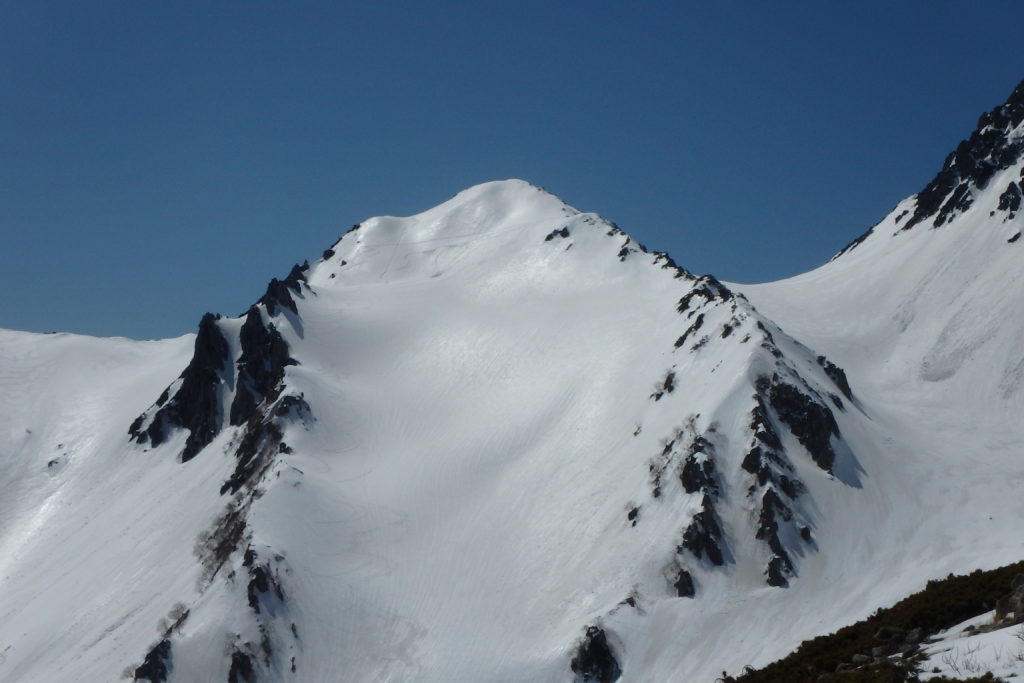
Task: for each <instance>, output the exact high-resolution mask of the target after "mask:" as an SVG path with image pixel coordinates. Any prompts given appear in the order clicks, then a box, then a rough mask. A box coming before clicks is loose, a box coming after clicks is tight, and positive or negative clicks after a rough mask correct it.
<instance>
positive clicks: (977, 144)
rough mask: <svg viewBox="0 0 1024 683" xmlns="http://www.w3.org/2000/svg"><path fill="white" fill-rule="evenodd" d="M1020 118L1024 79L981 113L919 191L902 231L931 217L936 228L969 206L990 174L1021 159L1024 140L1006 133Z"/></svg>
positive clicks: (1023, 113) (1023, 116) (1023, 111)
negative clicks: (996, 104) (998, 103)
mask: <svg viewBox="0 0 1024 683" xmlns="http://www.w3.org/2000/svg"><path fill="white" fill-rule="evenodd" d="M1021 121H1024V82H1022V83H1020V84H1019V85H1018V86H1017V87H1016V89H1015V90H1014V91H1013V93H1012V94H1011V95H1010V98H1009V99H1008V100H1007V102H1006V104H1004V105H1002V106H999V107H996V108H995V109H993V110H992V111H990V112H989V113H987V114H982V116H981V118H980V119H979V120H978V127H977V129H976V130H975V131H974V132H973V133H972V134H971V136H970V137H969V138H968V139H967V140H964V141H963V142H961V143H960V144H959V145H958V146H957V148H956V150H955V151H954V152H953V153H952V154H950V155H949V156H948V157H946V161H945V163H944V164H943V167H942V170H941V171H939V173H938V175H936V176H935V178H934V179H933V180H932V181H931V182H930V183H929V184H928V186H927V187H925V188H924V189H923V190H921V192H919V193H918V195H917V206H916V208H915V209H914V214H913V215H912V216H911V217H910V219H909V220H907V223H906V224H905V225H904V226H903V228H902V230H909V229H910V228H912V227H914V226H915V225H917V224H918V223H921V222H923V221H925V220H927V219H929V218H933V217H934V220H933V221H932V225H933V226H934V227H939V226H941V225H943V224H944V223H946V222H948V221H949V220H951V219H952V218H953V216H954V215H955V214H956V213H959V212H962V211H964V210H966V209H967V208H968V207H970V205H971V203H972V202H973V196H972V193H971V190H972V189H973V188H977V189H983V188H984V187H985V186H986V185H987V184H988V181H989V180H991V179H992V176H993V175H995V174H996V173H997V172H998V171H1001V170H1003V169H1006V168H1009V167H1010V166H1012V165H1013V164H1015V163H1017V161H1018V160H1019V159H1020V156H1021V152H1022V151H1024V142H1022V141H1020V140H1017V141H1013V142H1011V141H1010V139H1009V133H1010V131H1011V130H1013V129H1014V128H1016V127H1017V126H1018V125H1019V124H1020V123H1021Z"/></svg>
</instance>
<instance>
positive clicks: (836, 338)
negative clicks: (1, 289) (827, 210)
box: [0, 88, 1024, 682]
mask: <svg viewBox="0 0 1024 683" xmlns="http://www.w3.org/2000/svg"><path fill="white" fill-rule="evenodd" d="M1020 90H1021V89H1020V88H1018V90H1017V91H1015V95H1014V97H1015V98H1017V99H1019V97H1018V93H1019V92H1020ZM1018 105H1019V102H1017V101H1016V100H1014V99H1011V102H1010V103H1009V104H1007V105H1006V106H1005V107H1003V108H1000V109H997V110H996V111H995V112H993V113H991V114H988V115H986V117H987V118H985V117H983V121H982V122H983V124H984V125H983V126H981V127H980V128H979V131H980V132H978V133H976V134H975V135H974V136H972V138H971V140H969V141H968V142H967V143H965V144H966V145H967V150H966V151H964V152H963V153H961V152H960V151H959V150H958V152H957V153H956V154H955V155H953V156H952V157H951V159H952V162H950V161H947V164H946V167H945V168H944V170H943V172H942V173H940V176H941V177H945V178H946V180H942V181H941V182H940V179H939V178H937V179H936V181H934V182H933V183H932V184H931V185H929V188H931V187H933V186H935V187H936V188H939V186H938V185H936V183H940V185H941V186H942V187H947V186H948V187H949V189H948V191H946V194H945V195H943V197H942V198H941V199H942V201H939V202H936V201H933V199H930V198H929V197H931V195H930V194H928V193H929V192H931V193H932V194H935V193H938V192H940V191H942V190H941V188H939V189H935V190H927V189H926V190H925V191H924V192H922V193H921V194H919V195H916V196H915V197H911V198H909V199H908V200H905V201H904V202H901V203H900V205H898V206H897V208H896V210H894V212H893V214H892V215H890V216H889V217H887V218H885V219H884V220H883V221H882V222H881V223H879V225H878V226H876V227H875V228H874V230H873V231H872V232H871V233H869V234H868V235H866V236H865V237H864V238H863V239H862V240H860V242H859V243H857V244H856V245H855V246H854V247H853V248H848V249H847V250H845V251H844V252H843V253H842V254H841V255H840V256H838V257H837V258H836V259H835V260H833V261H832V262H830V263H829V264H826V265H825V266H823V267H822V268H820V269H818V270H816V271H813V272H811V273H808V274H805V275H803V276H799V277H797V278H793V279H791V280H786V281H782V282H779V283H771V284H767V285H757V286H753V285H752V286H746V285H733V284H727V283H722V282H719V281H718V280H716V279H715V278H714V277H711V276H696V275H694V274H691V273H689V272H687V271H686V270H684V269H683V268H681V267H679V266H678V265H676V263H675V262H674V261H673V260H672V258H671V257H669V256H668V255H667V254H664V253H660V252H650V251H648V250H646V249H645V248H644V247H643V246H642V245H640V244H638V243H637V242H636V241H634V240H633V239H632V238H630V237H629V236H628V235H627V234H625V233H624V232H623V231H622V230H620V229H619V228H618V227H617V226H616V225H615V224H613V223H611V222H609V221H607V220H605V219H603V218H601V217H600V216H598V215H596V214H592V213H586V212H581V211H579V210H577V209H574V208H572V207H570V206H568V205H566V204H564V203H563V202H561V201H560V200H559V199H558V198H557V197H555V196H553V195H551V194H549V193H548V192H546V191H544V190H542V189H540V188H537V187H534V186H532V185H530V184H528V183H526V182H523V181H519V180H508V181H500V182H492V183H486V184H483V185H479V186H476V187H473V188H470V189H468V190H465V191H463V192H461V193H459V194H458V195H456V196H455V197H453V198H452V199H450V200H448V201H447V202H445V203H443V204H441V205H439V206H437V207H435V208H433V209H430V210H428V211H425V212H423V213H421V214H418V215H415V216H410V217H405V218H396V217H379V218H372V219H369V220H366V221H364V222H363V223H361V224H358V225H356V226H354V227H353V228H352V229H351V230H349V231H348V232H347V233H346V234H345V235H344V236H343V237H341V238H340V239H339V240H338V241H337V242H336V243H334V244H333V245H332V246H331V247H330V248H329V249H327V250H326V251H325V252H324V253H323V255H322V258H320V259H319V260H316V261H315V262H313V263H306V264H302V265H296V266H295V267H294V268H292V270H291V271H290V272H289V274H288V275H287V276H286V277H284V278H283V279H280V280H278V279H274V280H272V281H271V282H270V284H269V285H268V287H267V290H266V292H265V293H264V294H263V295H262V296H261V297H260V298H259V299H258V300H257V301H256V302H255V303H254V304H253V306H252V307H250V308H249V310H248V311H247V312H246V313H245V314H244V315H242V316H240V317H238V318H229V317H221V316H216V315H213V314H207V315H205V316H203V317H202V319H201V321H200V323H199V329H198V333H197V334H196V335H189V336H186V337H182V338H179V339H173V340H165V341H160V342H131V341H128V340H119V339H111V340H108V339H92V338H85V337H77V336H73V335H46V336H44V335H33V334H27V333H19V332H0V383H2V384H3V386H4V388H5V391H4V392H2V393H0V429H2V430H3V434H4V435H5V436H6V437H7V438H6V439H5V440H4V441H3V443H4V444H5V445H4V447H3V448H4V450H3V451H2V452H0V467H3V473H4V474H3V476H4V479H3V481H4V485H5V492H6V495H5V496H4V497H3V498H2V500H0V513H2V515H3V516H2V518H3V519H4V520H5V523H4V526H3V528H2V532H0V545H2V548H3V551H4V552H3V554H0V558H3V559H2V560H0V562H2V563H3V573H2V576H3V577H4V582H5V591H4V596H3V598H0V604H2V605H3V608H4V613H5V614H6V615H7V616H8V618H7V619H5V620H4V623H3V624H0V648H5V649H2V653H3V656H2V658H0V673H2V675H3V677H4V678H5V680H25V681H29V680H48V681H63V680H67V681H71V680H115V679H117V677H118V676H121V675H123V676H125V677H126V678H129V679H130V678H134V679H136V680H149V681H196V680H226V681H229V682H232V681H233V682H239V681H248V682H252V681H337V680H350V681H377V680H380V681H385V680H393V681H407V680H408V681H412V680H415V681H442V680H443V681H481V680H503V681H506V680H507V681H564V680H573V679H575V680H578V681H614V680H623V681H627V680H628V681H665V680H692V681H711V680H713V679H714V677H715V676H717V675H719V674H720V672H721V671H722V670H727V671H731V672H737V671H738V670H739V669H741V668H742V667H743V666H744V665H747V664H754V665H758V664H764V663H766V662H767V661H770V660H772V659H775V658H777V657H778V656H781V655H782V654H785V653H786V652H787V651H789V650H790V649H792V647H793V646H795V645H796V644H797V643H799V642H800V641H801V640H802V639H805V638H808V637H811V636H814V635H817V634H819V633H822V632H826V631H829V630H834V629H835V628H837V627H839V626H841V625H844V624H846V623H850V622H853V621H856V620H857V619H860V618H862V617H864V616H866V615H867V614H869V613H870V612H871V611H873V610H874V609H875V608H877V607H879V606H881V605H884V604H887V603H890V602H892V601H894V600H896V599H898V598H900V597H902V596H904V595H906V594H908V593H910V592H912V591H914V590H916V589H917V588H919V587H920V586H921V585H922V584H923V583H924V582H925V581H926V580H928V579H930V578H934V577H936V576H944V575H945V574H946V573H948V572H950V571H964V570H967V569H973V568H975V567H989V566H995V565H997V564H1002V563H1006V562H1009V561H1012V560H1017V559H1020V555H1021V550H1022V548H1021V545H1020V540H1019V532H1018V529H1017V527H1018V526H1019V519H1020V518H1021V515H1022V514H1024V503H1021V502H1020V500H1019V496H1018V495H1016V492H1017V489H1018V488H1019V483H1020V481H1021V477H1022V471H1021V468H1020V464H1019V455H1018V454H1019V447H1020V445H1021V443H1024V428H1021V427H1020V426H1019V422H1018V421H1017V420H1015V419H1014V416H1015V415H1019V412H1020V408H1021V407H1022V406H1021V398H1020V396H1021V392H1019V391H1018V387H1019V384H1020V379H1021V376H1022V375H1024V370H1021V367H1022V365H1021V361H1020V360H1019V359H1020V358H1021V357H1024V348H1022V346H1021V344H1022V342H1021V341H1020V340H1021V339H1024V334H1021V333H1022V332H1024V329H1022V326H1024V317H1022V316H1021V314H1020V312H1019V311H1018V310H1017V308H1019V307H1014V305H1013V302H1014V301H1016V300H1017V299H1018V298H1019V296H1020V295H1021V294H1024V292H1020V291H1019V290H1020V288H1021V286H1022V285H1021V282H1022V281H1021V280H1020V278H1018V277H1016V271H1017V270H1018V268H1017V267H1016V260H1017V259H1018V255H1017V249H1018V248H1024V247H1020V246H1019V244H1018V243H1017V238H1016V237H1014V236H1013V235H1014V234H1016V235H1017V236H1019V227H1020V224H1021V220H1022V219H1021V218H1020V217H1019V212H1018V210H1017V209H1016V208H1013V209H1009V208H1006V209H1000V208H999V206H1000V205H1001V204H1005V203H1006V202H1005V201H1004V200H1003V199H1002V197H1003V195H1004V194H1005V193H1006V192H1007V191H1008V190H1007V189H1006V188H1007V187H1008V186H1009V185H1011V184H1014V183H1016V185H1017V186H1018V188H1019V182H1018V181H1014V180H1012V178H1013V177H1016V178H1019V177H1020V176H1019V174H1020V172H1021V171H1020V165H1021V163H1020V159H1019V157H1020V153H1019V152H1020V150H1019V147H1015V145H1018V142H1017V141H1018V140H1019V129H1020V119H1019V117H1018V118H1016V119H1015V118H1014V117H1015V116H1017V113H1016V112H1018V109H1016V108H1015V107H1017V106H1018ZM1014 120H1016V121H1017V123H1015V124H1013V123H1012V122H1013V121H1014ZM1011 124H1012V125H1011ZM997 129H998V130H999V131H1001V133H1000V135H1001V136H1002V137H1001V138H1000V140H1002V141H1003V142H1002V143H995V142H992V140H993V139H994V138H993V136H992V135H991V134H990V133H989V132H988V131H993V130H997ZM975 137H978V138H979V139H982V138H984V139H985V140H988V142H971V141H972V140H975ZM1004 143H1005V144H1004ZM962 147H963V145H962ZM983 148H984V149H983ZM1010 149H1016V150H1017V151H1016V152H1014V154H1016V157H1014V158H1013V159H1012V160H1011V159H1010V157H1011V156H1013V154H1011V153H1010V152H1009V151H1007V150H1010ZM986 150H987V151H986ZM968 162H969V163H968ZM950 163H952V166H951V165H950ZM982 166H985V168H991V169H994V170H991V171H979V170H978V169H979V168H981V167H982ZM943 173H944V174H946V175H945V176H943ZM986 174H987V175H986ZM1014 174H1016V175H1014ZM982 176H984V179H982ZM950 179H951V180H950ZM947 181H948V182H947ZM964 184H966V186H967V188H968V189H967V190H966V191H961V190H959V189H958V188H960V187H961V186H962V185H964ZM967 196H969V197H970V201H969V202H965V200H964V198H965V197H967ZM954 197H958V198H957V199H955V201H954V200H953V198H954ZM950 202H952V204H950ZM1011 203H1012V202H1011ZM933 204H937V206H938V208H937V209H936V210H935V211H933V212H932V213H928V211H929V210H930V209H927V207H928V206H931V205H933ZM947 204H950V206H951V208H950V209H949V210H947V211H946V212H945V214H944V215H943V220H942V221H941V222H938V216H939V214H941V213H942V212H943V210H944V209H943V207H945V206H946V205H947ZM921 207H925V208H924V209H922V208H921ZM918 213H921V215H922V218H920V219H915V217H916V216H917V215H918ZM926 213H927V215H925V214H926ZM908 216H909V217H910V218H908ZM912 220H913V222H914V223H916V224H918V225H917V227H915V228H914V229H911V230H907V229H906V228H907V226H908V225H910V222H911V221H912ZM926 220H931V224H930V225H929V226H927V227H930V228H933V229H927V228H926V224H925V221H926ZM901 224H902V225H901ZM940 227H941V230H940V229H938V228H940Z"/></svg>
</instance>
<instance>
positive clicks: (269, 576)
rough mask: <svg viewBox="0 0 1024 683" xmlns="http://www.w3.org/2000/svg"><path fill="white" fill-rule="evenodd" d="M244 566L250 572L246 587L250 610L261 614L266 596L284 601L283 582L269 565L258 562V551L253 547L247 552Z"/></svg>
mask: <svg viewBox="0 0 1024 683" xmlns="http://www.w3.org/2000/svg"><path fill="white" fill-rule="evenodd" d="M242 566H243V567H246V568H247V569H248V570H249V584H248V585H247V586H246V596H247V597H248V600H249V608H250V609H252V611H253V612H255V613H256V614H260V603H261V602H262V601H263V600H264V599H265V598H264V596H265V595H275V596H277V599H278V600H281V601H283V600H284V591H283V590H282V589H281V582H280V581H278V579H277V576H276V575H275V574H274V572H273V571H272V570H271V569H270V565H269V564H267V563H265V562H259V561H258V557H257V555H256V551H255V550H253V549H252V548H251V547H250V548H248V549H246V551H245V556H244V560H243V562H242ZM271 591H273V592H271Z"/></svg>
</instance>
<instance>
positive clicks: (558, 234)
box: [544, 228, 569, 242]
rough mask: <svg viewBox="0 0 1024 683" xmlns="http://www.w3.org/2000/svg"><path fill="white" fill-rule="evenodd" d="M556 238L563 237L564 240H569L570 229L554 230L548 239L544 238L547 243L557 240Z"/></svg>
mask: <svg viewBox="0 0 1024 683" xmlns="http://www.w3.org/2000/svg"><path fill="white" fill-rule="evenodd" d="M556 237H561V238H562V239H566V238H568V237H569V228H561V229H560V230H552V231H551V232H549V233H548V235H547V237H545V238H544V241H545V242H550V241H551V240H553V239H555V238H556Z"/></svg>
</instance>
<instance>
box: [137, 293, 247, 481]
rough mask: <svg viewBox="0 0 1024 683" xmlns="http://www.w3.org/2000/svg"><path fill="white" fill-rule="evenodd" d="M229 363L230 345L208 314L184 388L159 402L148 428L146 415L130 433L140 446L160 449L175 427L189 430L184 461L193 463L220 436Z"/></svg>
mask: <svg viewBox="0 0 1024 683" xmlns="http://www.w3.org/2000/svg"><path fill="white" fill-rule="evenodd" d="M227 361H228V343H227V340H226V339H225V338H224V334H223V333H222V332H221V330H220V327H219V326H218V325H217V317H216V316H214V315H213V314H212V313H207V314H206V315H204V316H203V319H202V320H201V321H200V322H199V334H198V335H197V336H196V343H195V352H194V353H193V354H192V360H191V361H190V362H189V364H188V367H186V368H185V370H184V371H183V372H182V373H181V375H180V377H179V379H180V380H181V385H180V386H179V388H178V391H177V393H175V395H174V397H173V398H170V400H168V391H167V390H165V391H164V393H163V394H161V396H160V398H159V399H158V400H157V403H156V405H157V406H158V410H157V411H156V413H155V414H154V415H153V418H152V420H151V421H150V423H149V426H148V427H146V428H145V429H143V428H142V425H143V424H144V423H145V419H146V415H145V414H143V415H140V416H139V417H138V418H136V419H135V421H134V422H133V423H132V425H131V427H130V428H129V430H128V433H129V434H130V435H131V438H132V439H133V440H134V441H136V442H138V443H147V442H148V443H150V444H152V445H153V446H159V445H160V444H161V443H163V442H164V441H165V440H166V439H167V435H168V431H169V430H171V429H173V428H185V429H188V430H189V436H188V439H187V441H186V442H185V450H184V451H183V452H182V454H181V459H182V462H187V461H188V460H191V459H192V458H193V457H195V455H196V454H197V453H198V452H199V451H200V450H202V449H203V448H204V447H205V446H207V445H208V444H209V443H210V442H211V441H213V437H214V436H216V434H217V432H218V431H219V430H220V426H221V419H222V418H221V416H220V401H219V398H220V387H221V385H222V383H223V376H224V372H225V366H226V365H227Z"/></svg>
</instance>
